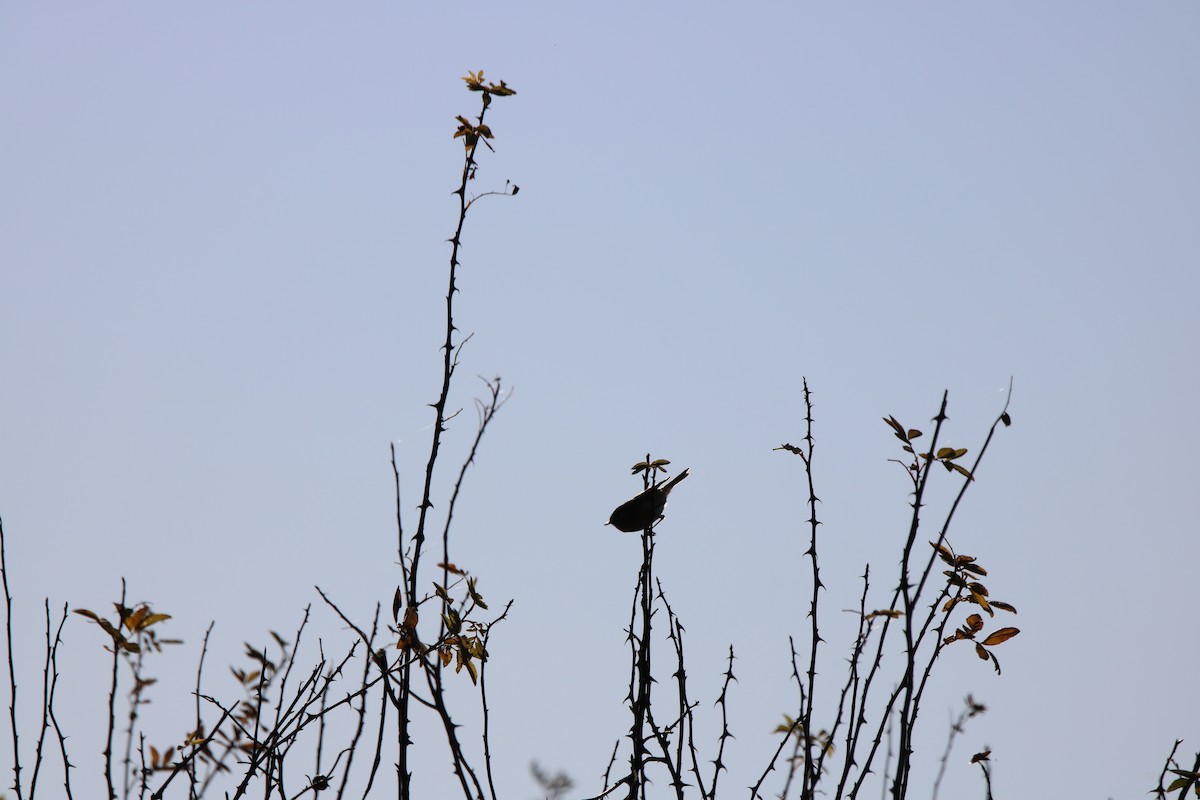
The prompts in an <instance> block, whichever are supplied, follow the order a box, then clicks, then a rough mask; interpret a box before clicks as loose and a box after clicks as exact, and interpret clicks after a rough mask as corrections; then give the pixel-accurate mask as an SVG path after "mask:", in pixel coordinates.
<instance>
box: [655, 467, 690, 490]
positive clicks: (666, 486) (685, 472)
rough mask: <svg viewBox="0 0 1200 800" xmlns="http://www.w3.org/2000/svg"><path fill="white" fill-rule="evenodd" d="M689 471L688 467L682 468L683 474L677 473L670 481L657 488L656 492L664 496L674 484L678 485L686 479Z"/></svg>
mask: <svg viewBox="0 0 1200 800" xmlns="http://www.w3.org/2000/svg"><path fill="white" fill-rule="evenodd" d="M689 469H690V467H684V468H683V472H681V473H679V474H678V475H676V476H675V477H674V478H671V480H669V481H667V482H666V483H664V484H663V485H662V486H659V487H658V490H659V491H660V492H662V493H663V494H666V493H667V492H669V491H671V490H672V489H673V488H675V484H677V483H679V482H680V481H681V480H683V479H684V478H686V477H687V476H688V470H689Z"/></svg>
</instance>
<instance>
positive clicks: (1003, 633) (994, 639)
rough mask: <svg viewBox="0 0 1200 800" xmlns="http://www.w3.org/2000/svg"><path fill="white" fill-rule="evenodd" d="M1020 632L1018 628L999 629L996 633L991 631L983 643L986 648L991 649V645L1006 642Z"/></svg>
mask: <svg viewBox="0 0 1200 800" xmlns="http://www.w3.org/2000/svg"><path fill="white" fill-rule="evenodd" d="M1020 632H1021V631H1020V629H1018V628H1001V629H1000V630H998V631H992V632H991V633H989V634H988V637H987V638H986V639H984V640H983V643H984V644H985V645H987V646H988V647H991V646H993V645H997V644H1000V643H1001V642H1007V641H1008V640H1009V639H1011V638H1013V637H1014V636H1016V635H1017V634H1018V633H1020Z"/></svg>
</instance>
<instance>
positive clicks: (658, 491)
mask: <svg viewBox="0 0 1200 800" xmlns="http://www.w3.org/2000/svg"><path fill="white" fill-rule="evenodd" d="M687 476H688V471H687V470H686V469H684V471H683V472H681V473H679V474H678V475H676V476H675V477H674V478H672V479H671V480H669V481H667V482H666V483H660V484H659V485H657V486H651V487H650V488H649V489H647V490H645V491H644V492H642V493H641V494H639V495H638V496H637V497H634V498H633V499H632V500H627V501H625V502H624V503H622V504H621V505H619V506H617V510H616V511H614V512H612V516H611V517H609V518H608V524H609V525H612V526H613V527H614V528H616V529H617V530H619V531H624V532H625V533H633V532H634V531H641V530H645V529H646V528H649V527H650V526H651V525H653V524H654V523H656V522H658V521H659V520H660V519H662V518H663V509H665V508H666V507H667V495H668V494H670V493H671V490H672V489H674V488H675V484H677V483H679V482H680V481H681V480H683V479H684V478H686V477H687Z"/></svg>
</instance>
